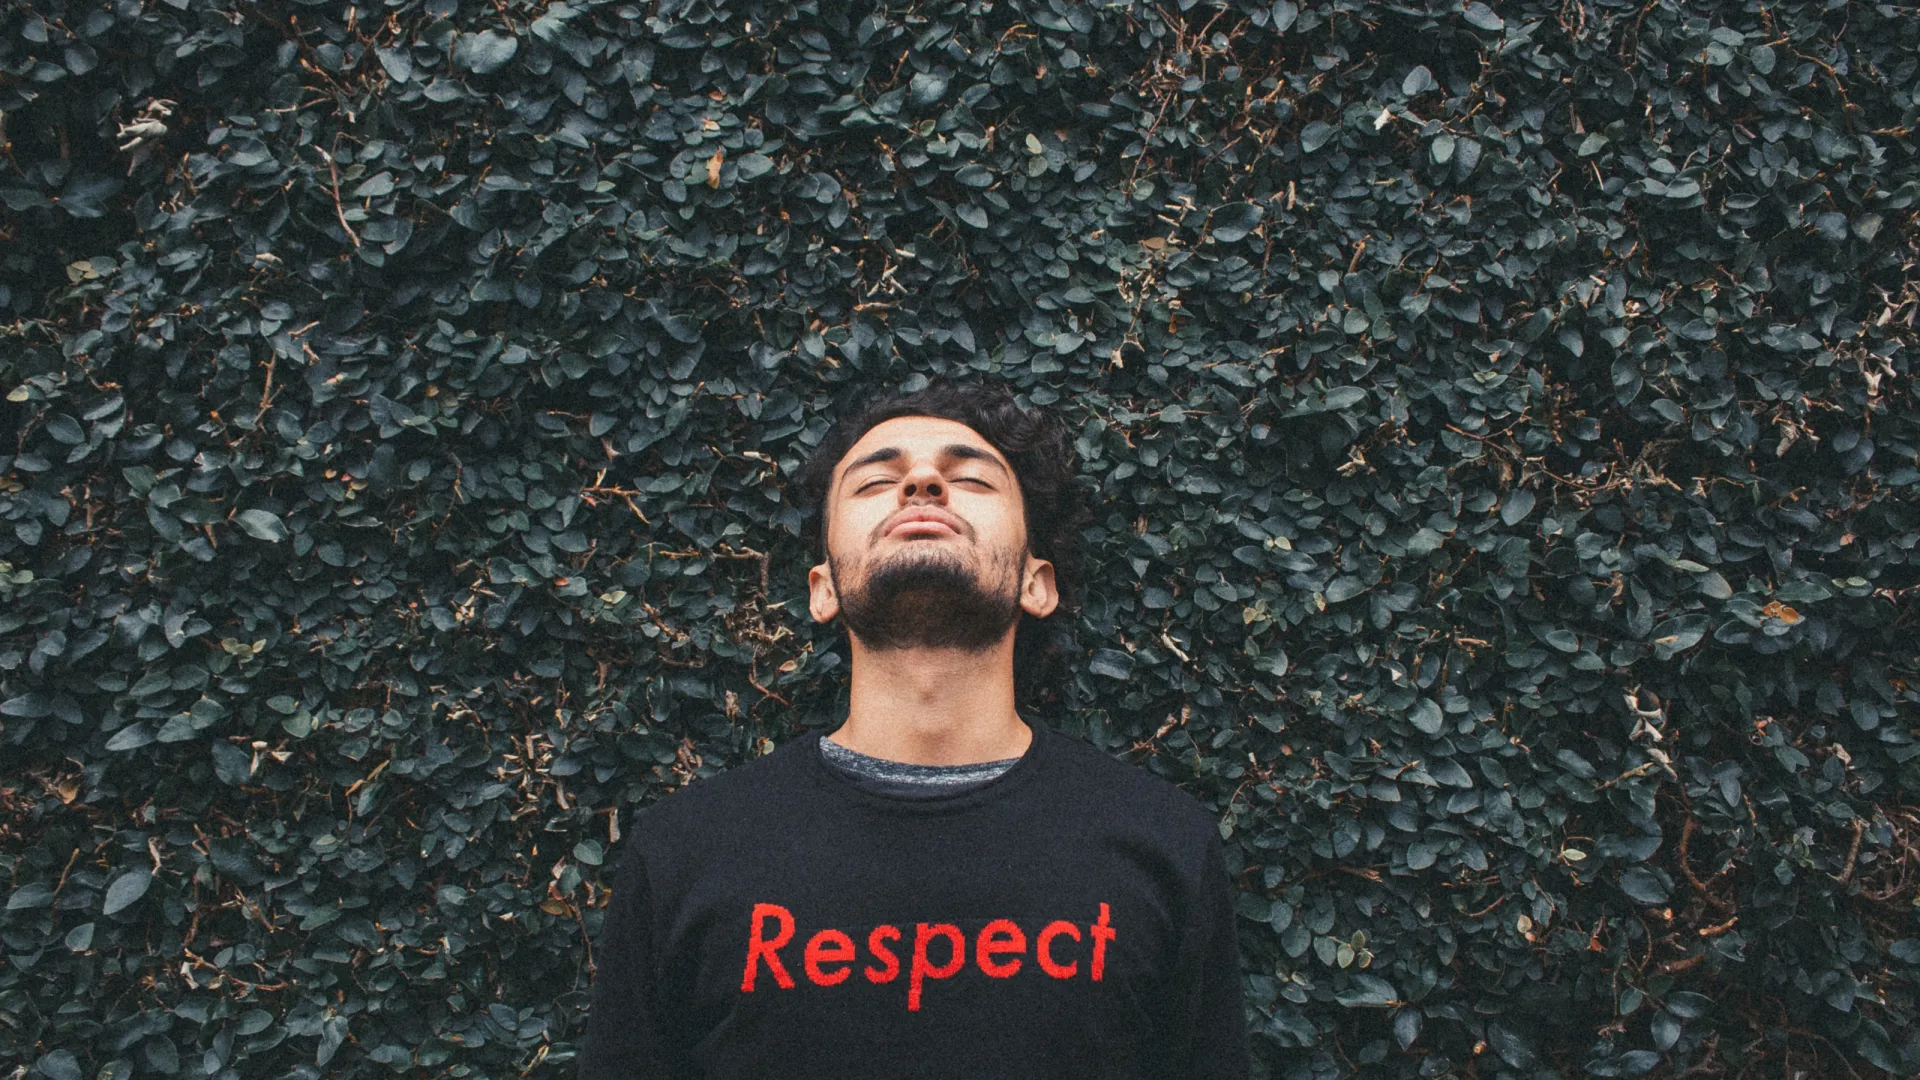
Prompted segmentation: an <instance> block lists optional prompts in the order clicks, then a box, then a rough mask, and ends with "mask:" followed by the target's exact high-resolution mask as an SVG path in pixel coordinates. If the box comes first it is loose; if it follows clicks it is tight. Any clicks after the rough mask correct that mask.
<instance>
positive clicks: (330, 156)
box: [327, 135, 360, 248]
mask: <svg viewBox="0 0 1920 1080" xmlns="http://www.w3.org/2000/svg"><path fill="white" fill-rule="evenodd" d="M339 149H340V137H339V136H338V135H336V136H334V138H333V149H332V150H329V151H327V176H328V177H329V178H330V179H331V180H332V181H333V214H334V216H335V217H337V218H339V219H340V227H341V228H342V229H345V230H346V231H347V239H349V240H351V241H353V246H354V247H356V248H357V247H359V246H360V234H359V233H356V232H354V231H353V226H351V225H349V224H347V211H346V208H345V207H343V206H341V205H340V166H339V165H338V164H337V163H336V162H335V161H334V153H335V151H338V150H339Z"/></svg>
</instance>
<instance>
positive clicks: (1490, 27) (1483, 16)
mask: <svg viewBox="0 0 1920 1080" xmlns="http://www.w3.org/2000/svg"><path fill="white" fill-rule="evenodd" d="M1465 14H1466V16H1467V22H1468V23H1469V24H1470V25H1472V26H1473V27H1475V28H1476V29H1480V30H1486V31H1488V32H1493V31H1498V30H1505V29H1506V28H1507V20H1505V19H1503V18H1501V17H1500V16H1498V15H1496V14H1494V12H1493V9H1492V8H1490V7H1488V6H1487V5H1485V4H1483V3H1481V2H1480V0H1473V2H1472V3H1470V4H1468V5H1467V10H1466V12H1465Z"/></svg>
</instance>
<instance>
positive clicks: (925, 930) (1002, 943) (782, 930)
mask: <svg viewBox="0 0 1920 1080" xmlns="http://www.w3.org/2000/svg"><path fill="white" fill-rule="evenodd" d="M748 921H749V929H748V931H747V965H746V970H745V971H744V972H743V973H742V974H741V977H740V989H741V991H742V992H743V993H752V992H753V990H754V987H755V986H756V985H757V984H758V982H759V976H760V968H761V966H762V964H764V965H765V967H766V972H767V975H768V976H769V977H771V978H772V979H773V982H774V985H776V986H778V987H779V988H780V989H782V990H791V989H793V987H794V978H793V976H792V975H791V974H789V973H788V971H787V964H786V961H785V960H784V959H782V957H781V955H780V950H781V949H784V948H786V947H787V946H788V944H789V943H791V942H792V941H793V930H794V921H793V912H791V911H789V910H787V909H786V908H784V907H782V906H780V905H779V904H755V905H753V914H752V916H751V917H750V919H749V920H748ZM1114 936H1115V930H1114V927H1113V925H1112V922H1111V915H1110V913H1109V911H1108V909H1107V905H1106V904H1101V905H1100V917H1099V918H1098V919H1096V920H1094V921H1093V922H1092V923H1090V924H1088V926H1087V938H1086V939H1084V940H1085V942H1086V945H1087V946H1090V947H1088V948H1084V951H1083V945H1082V943H1083V939H1082V937H1081V934H1080V926H1079V925H1078V924H1076V923H1071V922H1067V921H1066V920H1064V919H1056V920H1054V921H1053V922H1050V923H1048V924H1047V925H1045V926H1043V927H1041V928H1040V932H1039V933H1038V934H1037V935H1035V936H1034V939H1033V961H1034V963H1035V965H1037V966H1038V967H1039V968H1040V970H1041V971H1043V972H1045V973H1046V974H1048V975H1050V976H1052V977H1053V978H1056V979H1071V978H1074V977H1075V976H1077V975H1078V974H1079V973H1080V963H1081V960H1082V959H1085V961H1086V970H1087V977H1088V978H1089V979H1091V980H1093V981H1094V982H1100V981H1101V980H1102V979H1104V978H1105V976H1106V969H1107V945H1108V944H1109V943H1111V942H1112V941H1113V939H1114ZM1061 938H1067V939H1068V940H1069V941H1071V942H1072V943H1073V944H1071V945H1069V944H1067V943H1065V942H1062V941H1061V940H1060V939H1061ZM902 940H904V934H903V932H902V930H901V928H900V927H898V926H890V925H886V924H882V925H880V926H876V927H874V928H873V929H872V930H871V931H869V932H868V933H867V941H866V945H867V957H868V958H869V959H870V960H872V961H873V962H872V963H870V964H867V965H866V966H865V967H863V968H862V969H861V974H862V975H864V976H865V977H866V980H867V981H868V982H870V983H890V982H892V981H893V980H895V979H896V978H899V976H900V955H899V953H897V952H896V951H895V948H894V947H895V946H896V945H898V944H899V943H900V942H901V941H902ZM936 956H937V957H938V959H936ZM1026 956H1027V934H1026V931H1024V930H1022V929H1020V927H1019V925H1018V924H1016V923H1015V922H1014V921H1013V920H1012V919H995V920H993V921H992V922H990V923H988V924H987V925H985V926H983V927H981V928H980V932H979V934H978V935H976V936H975V937H974V941H973V960H974V963H975V964H976V965H978V966H979V968H980V970H981V971H982V972H983V973H985V974H986V975H987V976H988V977H990V978H995V979H1010V978H1012V977H1013V976H1014V975H1016V974H1018V973H1019V971H1020V968H1021V966H1022V965H1023V964H1024V963H1025V957H1026ZM857 959H858V957H857V956H856V954H855V951H854V944H853V939H852V938H851V937H849V936H847V934H846V933H844V932H842V931H840V930H834V929H831V928H829V929H825V930H820V931H817V932H815V933H814V935H813V936H812V937H810V938H808V939H807V943H806V945H805V946H804V947H803V948H802V949H801V951H800V966H801V970H802V972H804V973H805V975H806V977H807V981H808V982H811V983H813V984H814V985H815V986H838V985H840V984H841V983H843V982H846V981H847V980H848V979H850V978H852V977H853V964H854V963H855V961H856V960H857ZM966 963H967V936H966V935H965V934H963V933H961V932H960V928H959V927H958V926H955V925H954V924H952V923H915V924H914V929H913V951H912V953H911V955H910V956H909V957H908V960H907V1009H908V1010H909V1011H912V1012H918V1011H919V1009H920V994H921V990H922V988H923V987H924V986H925V985H926V981H927V980H928V979H950V978H952V977H953V976H955V975H957V974H959V972H960V969H961V968H963V967H965V966H966Z"/></svg>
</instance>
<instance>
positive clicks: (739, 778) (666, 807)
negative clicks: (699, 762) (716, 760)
mask: <svg viewBox="0 0 1920 1080" xmlns="http://www.w3.org/2000/svg"><path fill="white" fill-rule="evenodd" d="M814 742H815V740H814V737H813V735H811V734H807V735H802V736H799V737H798V738H794V739H790V740H788V741H787V742H786V743H784V744H782V745H780V746H778V747H776V748H775V749H774V750H773V751H772V752H771V753H769V754H767V755H765V756H763V757H757V758H754V759H753V760H751V761H747V762H744V763H742V764H739V765H735V766H734V767H732V768H730V769H726V770H723V771H721V772H718V773H715V774H713V775H712V776H706V777H701V778H700V779H697V780H694V781H692V782H691V783H688V784H686V785H685V786H683V787H681V788H679V789H677V790H675V791H673V792H672V793H670V794H667V795H664V796H662V797H661V798H660V799H658V800H656V801H655V802H652V803H650V804H648V805H646V806H644V807H641V808H640V810H639V813H638V814H637V815H636V818H635V821H634V833H635V836H634V839H635V840H636V841H644V842H645V843H646V844H648V845H649V846H655V845H667V846H677V845H678V844H679V843H684V842H694V843H699V842H703V841H711V840H713V839H716V838H717V837H718V836H720V835H722V834H725V833H729V832H735V831H738V830H740V829H743V828H744V829H752V828H755V827H757V826H759V825H762V824H764V821H765V819H766V818H768V817H769V816H776V817H777V816H778V815H780V814H781V813H782V812H783V811H782V810H781V809H780V808H781V807H782V806H787V805H789V804H790V801H791V799H792V798H794V797H797V796H799V795H800V794H801V793H802V792H803V791H804V773H803V772H802V769H801V766H803V765H804V764H805V762H804V760H803V758H802V757H801V755H802V754H805V753H809V752H814V753H817V752H818V751H817V750H815V749H814Z"/></svg>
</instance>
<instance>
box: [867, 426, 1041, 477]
mask: <svg viewBox="0 0 1920 1080" xmlns="http://www.w3.org/2000/svg"><path fill="white" fill-rule="evenodd" d="M955 444H959V445H962V446H971V447H974V448H976V449H979V450H983V451H985V452H986V453H987V454H989V455H991V456H992V458H993V459H994V460H995V461H997V462H999V463H1000V465H1001V467H1003V468H1005V469H1006V470H1007V471H1008V473H1009V474H1011V473H1012V471H1013V469H1012V467H1011V466H1010V465H1008V463H1007V459H1006V457H1005V455H1003V454H1001V453H1000V451H999V450H997V449H995V448H994V445H993V444H992V443H990V442H988V441H987V440H986V439H985V438H984V437H982V436H981V434H980V433H979V432H977V431H975V430H973V429H972V428H970V427H968V426H967V425H965V424H963V423H961V422H959V421H958V420H946V419H942V418H940V417H937V416H896V417H894V418H893V419H891V420H883V421H881V422H880V423H878V424H875V425H874V426H873V427H871V428H869V429H868V430H867V433H866V434H865V435H862V436H861V437H860V441H859V442H856V443H854V444H853V446H851V447H850V448H848V450H847V452H846V454H845V455H844V456H843V457H841V459H840V461H839V463H838V464H837V465H836V466H835V468H836V469H837V470H838V471H840V472H842V473H844V472H845V470H846V468H847V464H848V463H849V462H853V461H858V460H860V459H861V458H863V457H866V456H867V455H869V454H871V453H873V452H874V451H876V450H885V449H896V450H899V451H900V452H901V454H902V455H904V456H905V458H906V459H908V460H910V461H919V460H922V459H925V458H931V457H936V456H938V455H939V453H940V451H941V450H943V449H945V448H946V447H949V446H952V445H955Z"/></svg>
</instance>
